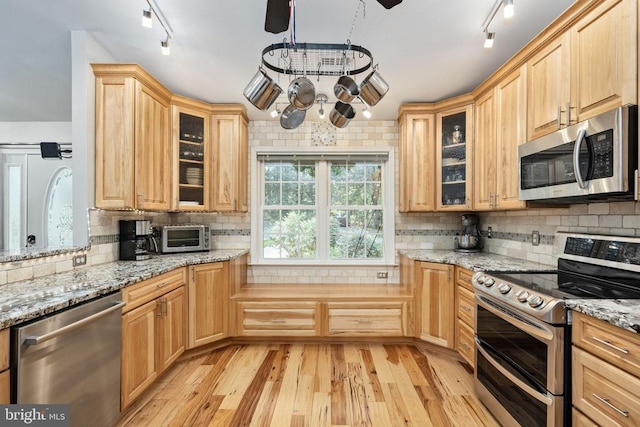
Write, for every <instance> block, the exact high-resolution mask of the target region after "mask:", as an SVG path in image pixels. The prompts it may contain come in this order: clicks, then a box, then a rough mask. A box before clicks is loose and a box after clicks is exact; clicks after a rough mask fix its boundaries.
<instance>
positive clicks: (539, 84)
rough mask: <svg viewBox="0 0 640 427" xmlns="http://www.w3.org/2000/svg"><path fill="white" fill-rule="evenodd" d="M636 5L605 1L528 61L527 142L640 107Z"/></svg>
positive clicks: (632, 1) (626, 1) (629, 1)
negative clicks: (616, 111) (617, 110)
mask: <svg viewBox="0 0 640 427" xmlns="http://www.w3.org/2000/svg"><path fill="white" fill-rule="evenodd" d="M637 51H638V49H637V1H636V0H605V1H602V2H600V4H599V5H598V6H597V7H595V8H593V9H592V10H590V11H589V12H587V13H586V14H585V15H584V16H582V17H581V18H580V19H579V20H578V21H577V22H576V23H575V24H573V25H572V26H571V28H569V29H568V30H567V31H566V32H564V33H563V34H561V35H560V36H558V37H556V38H554V39H552V40H550V41H549V42H548V43H547V44H546V45H544V47H543V48H542V49H541V50H540V51H539V52H538V53H536V54H535V55H533V56H532V57H531V58H529V60H528V62H527V78H528V94H527V100H528V101H527V105H528V132H527V137H528V139H529V140H531V139H535V138H538V137H540V136H543V135H546V134H548V133H551V132H553V131H555V130H557V129H560V128H562V127H565V126H568V125H571V124H574V123H576V122H578V121H581V120H585V119H588V118H589V117H593V116H595V115H597V114H600V113H602V112H604V111H607V110H611V109H613V108H616V107H619V106H621V105H625V104H630V103H631V104H635V103H637V98H638V95H637V66H638V64H637V59H638V56H637Z"/></svg>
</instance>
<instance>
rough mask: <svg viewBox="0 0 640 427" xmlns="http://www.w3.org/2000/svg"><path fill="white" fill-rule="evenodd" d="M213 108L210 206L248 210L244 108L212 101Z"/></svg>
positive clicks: (218, 208)
mask: <svg viewBox="0 0 640 427" xmlns="http://www.w3.org/2000/svg"><path fill="white" fill-rule="evenodd" d="M212 112H213V115H212V116H211V132H212V136H213V145H214V162H213V165H214V167H213V210H215V211H218V212H247V211H248V209H249V198H248V175H249V169H248V162H249V151H248V150H249V148H248V144H249V142H248V133H247V121H248V120H247V116H246V112H245V108H244V107H243V106H235V105H213V106H212Z"/></svg>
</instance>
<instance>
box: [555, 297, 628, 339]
mask: <svg viewBox="0 0 640 427" xmlns="http://www.w3.org/2000/svg"><path fill="white" fill-rule="evenodd" d="M565 304H566V306H567V308H570V309H571V310H574V311H578V312H580V313H584V314H586V315H588V316H591V317H595V318H596V319H600V320H604V321H606V322H609V323H611V324H612V325H615V326H619V327H621V328H624V329H626V330H628V331H631V332H635V333H639V334H640V300H632V299H627V300H624V299H608V300H601V299H575V300H567V301H566V302H565Z"/></svg>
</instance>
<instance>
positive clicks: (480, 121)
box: [473, 89, 497, 210]
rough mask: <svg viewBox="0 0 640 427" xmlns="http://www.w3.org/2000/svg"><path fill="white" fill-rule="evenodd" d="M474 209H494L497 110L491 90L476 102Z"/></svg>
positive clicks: (493, 93) (493, 92)
mask: <svg viewBox="0 0 640 427" xmlns="http://www.w3.org/2000/svg"><path fill="white" fill-rule="evenodd" d="M475 119H476V128H475V135H476V138H475V141H476V152H475V157H474V162H475V164H474V170H475V174H476V176H475V179H474V188H473V208H474V209H475V210H489V209H493V207H494V198H495V193H496V188H497V181H496V178H497V176H496V167H497V161H496V154H497V152H496V149H497V146H496V108H495V90H493V89H492V90H489V91H487V92H486V93H485V94H484V95H482V96H480V97H479V98H478V99H477V100H476V106H475Z"/></svg>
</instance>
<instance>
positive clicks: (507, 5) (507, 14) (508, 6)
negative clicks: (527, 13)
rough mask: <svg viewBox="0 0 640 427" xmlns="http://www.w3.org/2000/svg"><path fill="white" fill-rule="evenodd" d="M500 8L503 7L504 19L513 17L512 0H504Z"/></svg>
mask: <svg viewBox="0 0 640 427" xmlns="http://www.w3.org/2000/svg"><path fill="white" fill-rule="evenodd" d="M502 8H503V9H504V10H503V12H504V19H511V18H513V0H504V2H503V3H502Z"/></svg>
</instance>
